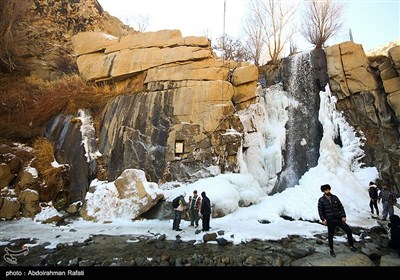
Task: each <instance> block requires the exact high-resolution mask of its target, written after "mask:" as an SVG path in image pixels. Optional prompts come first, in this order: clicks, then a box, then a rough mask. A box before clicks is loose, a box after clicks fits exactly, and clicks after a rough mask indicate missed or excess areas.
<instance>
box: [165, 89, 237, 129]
mask: <svg viewBox="0 0 400 280" xmlns="http://www.w3.org/2000/svg"><path fill="white" fill-rule="evenodd" d="M177 84H179V85H180V87H179V89H177V90H176V92H175V93H174V101H173V104H174V105H173V108H174V109H173V110H174V111H173V115H174V116H176V117H177V122H188V123H195V124H200V126H201V127H202V130H204V131H213V130H215V129H216V127H217V126H218V124H219V123H220V120H221V119H222V118H224V117H225V116H227V115H230V114H233V112H234V107H233V104H232V102H231V99H232V96H233V94H234V88H233V86H232V84H231V83H229V82H226V81H187V82H181V83H177Z"/></svg>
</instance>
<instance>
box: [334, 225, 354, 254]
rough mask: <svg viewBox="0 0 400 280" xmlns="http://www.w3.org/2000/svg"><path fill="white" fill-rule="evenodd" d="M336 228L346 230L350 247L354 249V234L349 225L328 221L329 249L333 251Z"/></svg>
mask: <svg viewBox="0 0 400 280" xmlns="http://www.w3.org/2000/svg"><path fill="white" fill-rule="evenodd" d="M336 227H340V228H341V229H343V230H344V232H345V233H346V234H347V241H348V242H349V245H350V247H353V245H354V240H353V234H352V232H351V229H350V227H349V226H348V224H346V223H343V222H342V221H341V220H330V221H328V242H329V248H330V249H331V250H333V236H334V234H335V229H336Z"/></svg>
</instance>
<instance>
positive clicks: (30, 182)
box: [19, 170, 39, 190]
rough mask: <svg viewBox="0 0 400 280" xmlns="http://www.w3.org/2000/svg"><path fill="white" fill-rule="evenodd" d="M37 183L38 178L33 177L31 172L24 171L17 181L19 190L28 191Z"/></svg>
mask: <svg viewBox="0 0 400 280" xmlns="http://www.w3.org/2000/svg"><path fill="white" fill-rule="evenodd" d="M38 182H39V178H38V177H36V176H34V175H33V174H32V173H31V172H28V171H26V170H24V171H23V172H22V175H21V179H20V181H19V186H20V188H21V190H24V189H29V188H30V187H32V186H35V185H36V184H37V183H38Z"/></svg>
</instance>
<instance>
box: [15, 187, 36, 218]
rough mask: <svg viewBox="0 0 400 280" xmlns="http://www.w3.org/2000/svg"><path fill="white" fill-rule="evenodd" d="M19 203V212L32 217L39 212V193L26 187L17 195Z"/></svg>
mask: <svg viewBox="0 0 400 280" xmlns="http://www.w3.org/2000/svg"><path fill="white" fill-rule="evenodd" d="M18 201H19V202H20V204H21V212H22V216H24V217H34V216H35V215H36V214H37V213H39V212H40V206H39V194H38V192H37V191H35V190H31V189H26V190H23V191H22V192H20V194H19V195H18Z"/></svg>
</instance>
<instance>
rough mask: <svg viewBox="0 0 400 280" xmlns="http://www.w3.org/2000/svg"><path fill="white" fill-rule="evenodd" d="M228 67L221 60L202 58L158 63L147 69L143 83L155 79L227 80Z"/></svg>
mask: <svg viewBox="0 0 400 280" xmlns="http://www.w3.org/2000/svg"><path fill="white" fill-rule="evenodd" d="M228 74H229V69H228V68H226V67H223V61H222V60H215V59H204V60H199V61H187V62H186V61H185V62H183V63H179V64H177V63H172V64H166V65H160V66H157V67H154V68H151V69H149V70H148V71H147V76H146V80H145V83H146V84H147V83H149V82H155V81H183V80H199V81H205V80H227V79H228Z"/></svg>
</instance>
